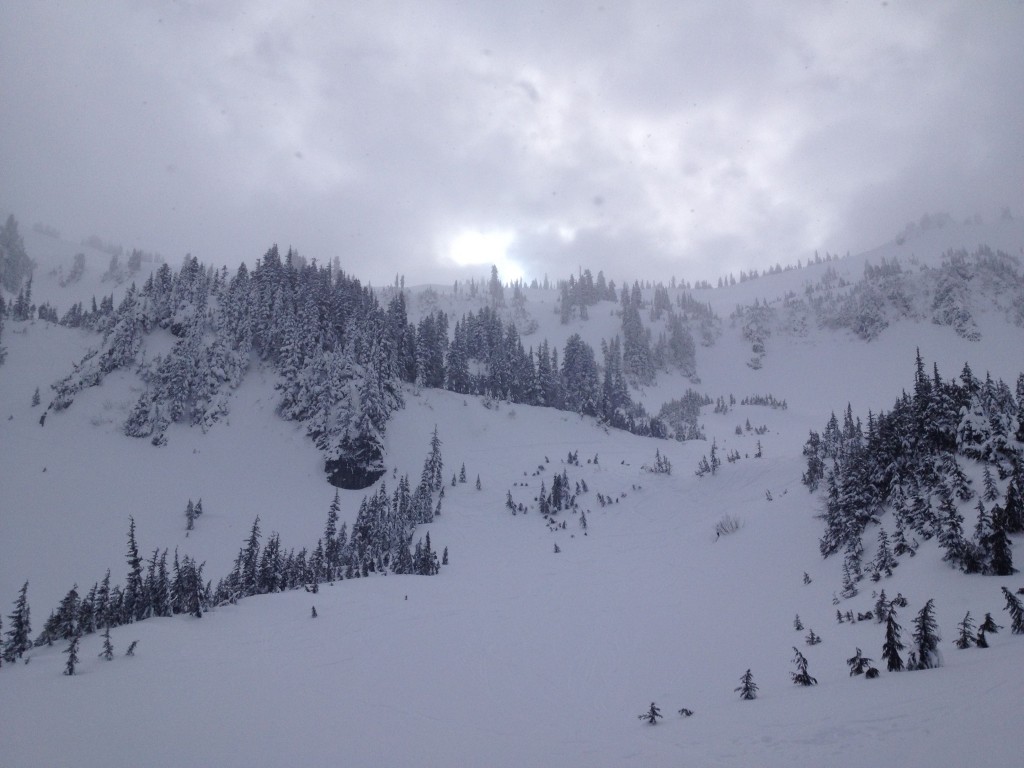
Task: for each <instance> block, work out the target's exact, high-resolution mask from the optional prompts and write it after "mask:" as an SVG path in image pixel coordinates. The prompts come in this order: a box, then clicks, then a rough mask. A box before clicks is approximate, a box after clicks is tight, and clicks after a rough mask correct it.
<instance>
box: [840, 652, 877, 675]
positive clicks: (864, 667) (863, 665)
mask: <svg viewBox="0 0 1024 768" xmlns="http://www.w3.org/2000/svg"><path fill="white" fill-rule="evenodd" d="M871 662H872V659H869V658H867V657H866V656H862V655H861V652H860V648H858V649H857V652H856V653H855V654H854V655H853V656H851V657H850V658H848V659H847V660H846V663H847V665H848V666H849V667H850V677H855V676H857V675H863V674H864V673H865V672H867V671H868V670H869V669H870V668H871Z"/></svg>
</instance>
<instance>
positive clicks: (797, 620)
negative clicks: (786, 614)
mask: <svg viewBox="0 0 1024 768" xmlns="http://www.w3.org/2000/svg"><path fill="white" fill-rule="evenodd" d="M793 629H795V630H796V631H797V632H803V631H804V623H803V622H802V621H800V614H799V613H798V614H797V615H796V618H795V619H793Z"/></svg>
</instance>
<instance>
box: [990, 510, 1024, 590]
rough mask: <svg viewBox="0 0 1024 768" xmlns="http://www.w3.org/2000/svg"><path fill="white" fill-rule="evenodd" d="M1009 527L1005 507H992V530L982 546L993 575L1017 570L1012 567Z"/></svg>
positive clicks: (1007, 574)
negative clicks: (986, 552) (987, 555)
mask: <svg viewBox="0 0 1024 768" xmlns="http://www.w3.org/2000/svg"><path fill="white" fill-rule="evenodd" d="M1009 529H1010V520H1009V516H1008V515H1007V513H1006V510H1005V508H1003V507H998V506H997V507H995V508H993V510H992V530H991V533H990V534H989V536H988V537H987V538H986V540H985V542H984V546H985V549H986V550H987V551H988V553H989V563H988V570H989V572H991V573H992V574H994V575H995V576H1010V575H1012V574H1014V573H1016V572H1017V569H1016V568H1014V567H1013V545H1012V544H1011V543H1010V538H1009V536H1007V533H1008V531H1009Z"/></svg>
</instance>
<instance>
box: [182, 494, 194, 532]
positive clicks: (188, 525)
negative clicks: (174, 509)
mask: <svg viewBox="0 0 1024 768" xmlns="http://www.w3.org/2000/svg"><path fill="white" fill-rule="evenodd" d="M195 525H196V508H195V506H194V505H193V504H192V499H189V500H188V505H187V506H186V507H185V530H186V531H191V530H193V529H194V528H195Z"/></svg>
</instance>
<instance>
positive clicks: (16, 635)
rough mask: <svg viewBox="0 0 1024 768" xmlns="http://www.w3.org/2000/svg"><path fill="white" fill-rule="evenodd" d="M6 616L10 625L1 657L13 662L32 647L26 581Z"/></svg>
mask: <svg viewBox="0 0 1024 768" xmlns="http://www.w3.org/2000/svg"><path fill="white" fill-rule="evenodd" d="M7 618H8V619H9V620H10V622H11V626H10V629H8V630H7V632H6V633H5V635H6V637H7V640H6V641H5V642H4V646H3V659H4V661H7V662H9V663H13V662H14V660H15V659H20V658H21V657H22V655H23V654H24V653H25V651H27V650H28V649H29V648H31V647H32V640H31V639H30V638H31V635H32V621H31V618H30V611H29V605H28V582H27V581H26V582H25V583H24V584H23V585H22V587H21V591H20V592H19V593H18V598H17V600H15V601H14V610H13V611H12V612H11V613H10V614H8V616H7Z"/></svg>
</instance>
